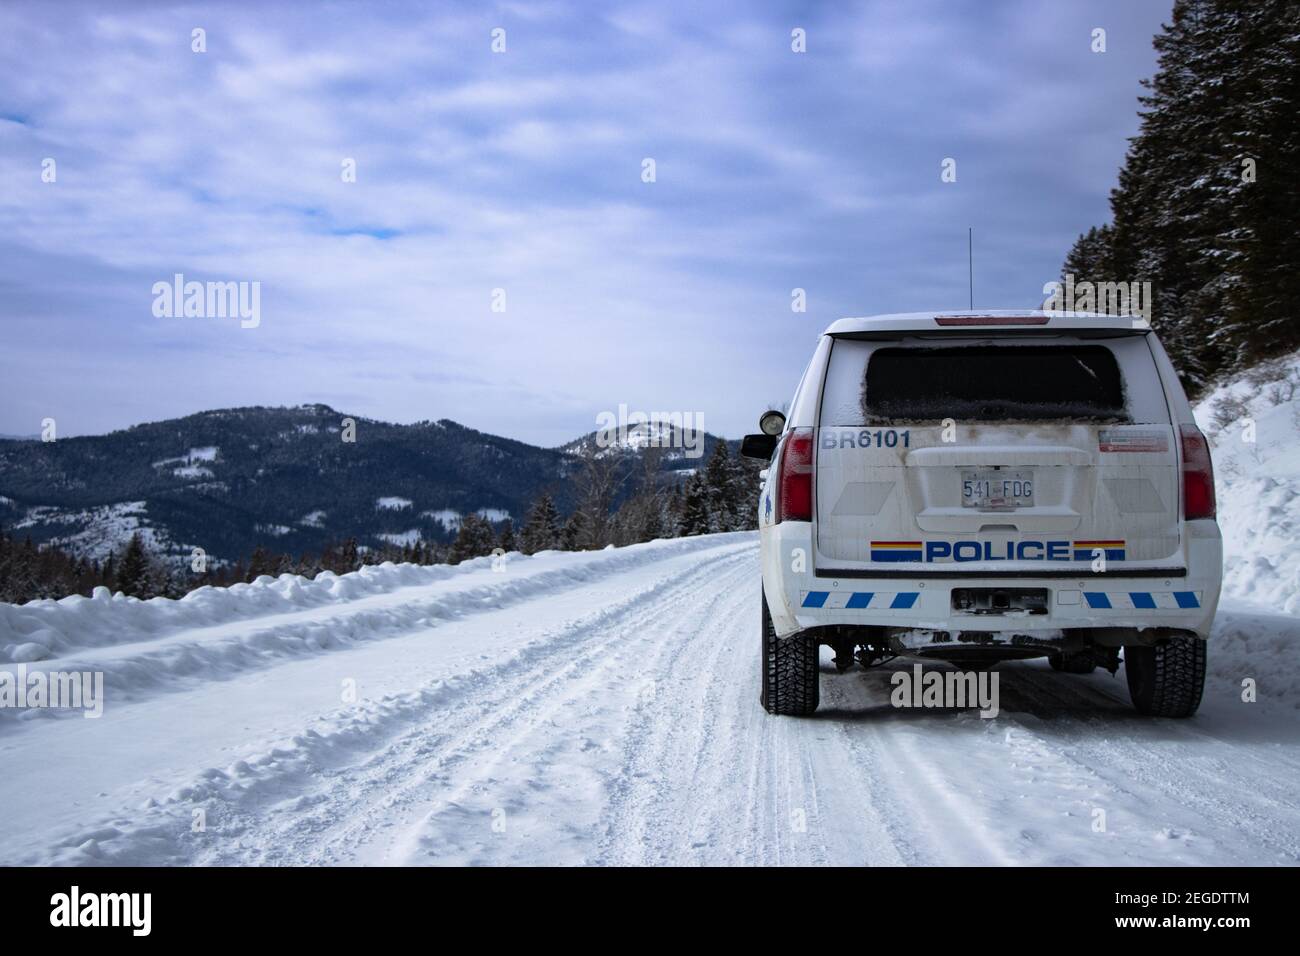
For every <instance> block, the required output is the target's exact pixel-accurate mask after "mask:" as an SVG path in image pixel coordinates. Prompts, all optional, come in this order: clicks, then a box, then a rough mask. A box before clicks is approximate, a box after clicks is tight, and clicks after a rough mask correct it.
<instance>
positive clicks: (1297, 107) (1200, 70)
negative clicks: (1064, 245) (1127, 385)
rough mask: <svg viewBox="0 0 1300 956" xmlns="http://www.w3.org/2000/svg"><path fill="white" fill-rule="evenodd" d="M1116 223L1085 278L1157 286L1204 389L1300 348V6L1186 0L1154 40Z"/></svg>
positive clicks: (1169, 341) (1077, 255)
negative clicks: (1154, 58)
mask: <svg viewBox="0 0 1300 956" xmlns="http://www.w3.org/2000/svg"><path fill="white" fill-rule="evenodd" d="M1154 46H1155V49H1156V52H1157V54H1158V62H1159V69H1158V71H1157V73H1156V75H1155V76H1154V77H1153V78H1152V79H1151V80H1149V81H1146V82H1145V83H1144V86H1145V87H1146V89H1147V93H1146V95H1144V96H1142V97H1141V98H1140V104H1141V107H1142V109H1141V114H1140V116H1141V124H1140V129H1139V133H1138V135H1137V136H1136V137H1134V139H1133V140H1132V141H1131V144H1130V147H1129V151H1128V154H1127V156H1126V157H1125V161H1124V166H1123V168H1122V169H1121V170H1120V175H1119V183H1118V185H1117V186H1116V188H1115V190H1114V191H1113V192H1112V193H1111V200H1110V204H1111V212H1112V217H1113V223H1112V224H1111V226H1109V227H1102V228H1100V229H1090V230H1089V231H1088V232H1087V233H1085V234H1083V235H1082V236H1080V237H1079V239H1078V240H1077V241H1076V242H1075V244H1074V248H1072V249H1071V250H1070V253H1069V255H1068V256H1067V257H1066V261H1065V265H1064V267H1063V271H1064V272H1067V273H1069V272H1073V273H1074V274H1075V276H1076V278H1077V279H1080V280H1085V279H1086V280H1090V281H1097V280H1098V279H1099V278H1100V279H1103V280H1107V279H1109V280H1113V281H1124V282H1133V281H1147V282H1150V283H1151V284H1152V287H1153V292H1154V299H1153V303H1152V304H1153V315H1152V324H1153V326H1154V327H1155V328H1156V329H1157V331H1159V333H1160V336H1161V339H1162V341H1163V342H1164V345H1165V348H1166V349H1167V350H1168V351H1169V353H1170V356H1171V358H1172V359H1173V360H1174V364H1175V365H1176V366H1177V367H1178V370H1179V373H1180V375H1181V376H1182V378H1183V381H1184V384H1185V385H1186V386H1187V387H1188V390H1189V391H1190V392H1191V393H1192V394H1193V395H1194V394H1195V393H1196V392H1197V391H1199V390H1200V389H1201V388H1203V387H1204V386H1205V385H1206V384H1207V383H1208V382H1209V381H1210V380H1211V379H1213V378H1214V377H1215V376H1216V375H1218V374H1219V373H1221V372H1223V371H1227V370H1234V369H1239V368H1242V367H1246V366H1248V365H1251V364H1253V363H1255V362H1257V361H1258V360H1260V359H1261V358H1264V357H1267V356H1269V355H1273V354H1279V353H1282V352H1287V351H1290V350H1292V349H1294V348H1296V347H1297V346H1298V345H1300V318H1298V317H1297V315H1296V311H1295V308H1294V305H1295V302H1296V301H1297V296H1300V268H1297V267H1296V263H1297V262H1300V230H1297V228H1296V223H1297V222H1300V124H1297V122H1296V117H1297V116H1298V115H1300V5H1297V4H1295V3H1294V2H1288V0H1258V2H1251V3H1245V2H1241V0H1176V2H1175V3H1174V8H1173V12H1172V16H1171V19H1170V22H1169V23H1168V24H1167V25H1166V26H1165V27H1164V28H1163V29H1162V31H1161V33H1160V34H1159V35H1157V36H1156V38H1155V40H1154Z"/></svg>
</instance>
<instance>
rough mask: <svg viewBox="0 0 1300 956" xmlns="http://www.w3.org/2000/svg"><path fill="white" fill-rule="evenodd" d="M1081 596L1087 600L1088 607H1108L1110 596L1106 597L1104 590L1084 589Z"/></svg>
mask: <svg viewBox="0 0 1300 956" xmlns="http://www.w3.org/2000/svg"><path fill="white" fill-rule="evenodd" d="M1083 596H1084V597H1085V598H1086V599H1087V601H1088V607H1093V608H1108V607H1110V598H1108V597H1106V592H1105V591H1084V592H1083Z"/></svg>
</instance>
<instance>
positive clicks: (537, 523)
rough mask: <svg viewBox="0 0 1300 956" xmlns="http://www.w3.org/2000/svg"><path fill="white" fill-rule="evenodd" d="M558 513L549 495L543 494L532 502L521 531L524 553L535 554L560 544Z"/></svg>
mask: <svg viewBox="0 0 1300 956" xmlns="http://www.w3.org/2000/svg"><path fill="white" fill-rule="evenodd" d="M559 523H560V515H559V512H557V511H556V510H555V502H554V501H552V500H551V496H550V495H547V494H543V495H542V496H541V497H540V498H538V499H537V501H536V502H535V503H534V504H533V507H532V510H531V511H530V512H529V513H528V520H527V521H525V522H524V529H523V531H522V533H521V535H520V536H521V538H522V539H523V552H524V554H536V553H537V552H538V551H547V550H550V549H552V548H556V547H559V545H560V540H559V539H560V527H559Z"/></svg>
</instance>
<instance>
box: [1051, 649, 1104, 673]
mask: <svg viewBox="0 0 1300 956" xmlns="http://www.w3.org/2000/svg"><path fill="white" fill-rule="evenodd" d="M1047 663H1049V664H1051V665H1052V670H1054V671H1061V672H1062V673H1064V674H1091V673H1092V672H1093V671H1095V670H1096V669H1097V661H1096V659H1095V658H1093V656H1092V654H1091V653H1090V652H1089V651H1081V652H1080V653H1078V654H1049V655H1048V657H1047Z"/></svg>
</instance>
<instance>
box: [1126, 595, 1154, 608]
mask: <svg viewBox="0 0 1300 956" xmlns="http://www.w3.org/2000/svg"><path fill="white" fill-rule="evenodd" d="M1128 596H1129V597H1131V598H1132V599H1133V606H1134V607H1138V608H1142V609H1143V610H1147V611H1154V610H1155V608H1156V599H1155V598H1153V597H1152V596H1151V592H1150V591H1130V592H1129V594H1128Z"/></svg>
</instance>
